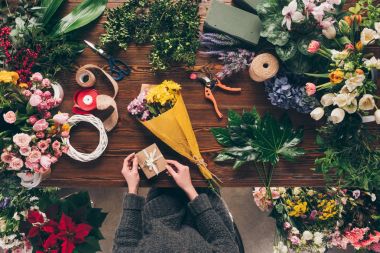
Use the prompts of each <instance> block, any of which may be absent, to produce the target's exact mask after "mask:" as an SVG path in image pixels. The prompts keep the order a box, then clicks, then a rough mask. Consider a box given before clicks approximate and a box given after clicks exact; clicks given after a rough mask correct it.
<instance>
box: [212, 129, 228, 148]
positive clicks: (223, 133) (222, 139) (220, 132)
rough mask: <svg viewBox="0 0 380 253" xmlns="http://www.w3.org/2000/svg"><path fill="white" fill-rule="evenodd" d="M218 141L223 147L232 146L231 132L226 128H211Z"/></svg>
mask: <svg viewBox="0 0 380 253" xmlns="http://www.w3.org/2000/svg"><path fill="white" fill-rule="evenodd" d="M211 132H212V134H213V135H214V138H215V139H216V141H217V142H218V143H219V144H220V145H222V146H229V145H231V144H232V141H231V138H230V135H229V132H228V130H227V129H226V128H211Z"/></svg>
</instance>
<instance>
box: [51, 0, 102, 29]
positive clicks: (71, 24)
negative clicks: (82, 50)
mask: <svg viewBox="0 0 380 253" xmlns="http://www.w3.org/2000/svg"><path fill="white" fill-rule="evenodd" d="M106 4H107V0H84V1H83V2H81V3H80V4H79V5H78V6H77V7H75V8H74V10H73V11H72V12H71V13H69V14H68V15H67V16H65V17H64V18H62V19H61V20H60V21H59V22H58V23H57V24H56V25H55V26H54V27H53V29H52V30H51V32H50V33H51V35H53V36H59V35H62V34H66V33H69V32H72V31H74V30H76V29H79V28H81V27H83V26H85V25H87V24H89V23H90V22H92V21H94V20H95V19H97V18H98V17H99V16H100V15H102V13H103V11H104V10H105V8H106Z"/></svg>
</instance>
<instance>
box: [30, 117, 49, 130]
mask: <svg viewBox="0 0 380 253" xmlns="http://www.w3.org/2000/svg"><path fill="white" fill-rule="evenodd" d="M48 127H49V123H48V122H47V121H46V120H45V119H40V120H38V121H37V122H36V123H34V125H33V130H34V131H35V132H41V131H44V130H46V128H48Z"/></svg>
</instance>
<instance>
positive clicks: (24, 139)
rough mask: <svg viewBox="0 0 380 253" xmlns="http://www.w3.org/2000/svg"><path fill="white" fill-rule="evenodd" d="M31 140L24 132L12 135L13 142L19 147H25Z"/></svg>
mask: <svg viewBox="0 0 380 253" xmlns="http://www.w3.org/2000/svg"><path fill="white" fill-rule="evenodd" d="M31 141H32V137H30V136H29V135H27V134H24V133H21V134H16V135H14V136H13V142H14V143H15V144H16V145H17V146H19V147H27V146H29V143H30V142H31Z"/></svg>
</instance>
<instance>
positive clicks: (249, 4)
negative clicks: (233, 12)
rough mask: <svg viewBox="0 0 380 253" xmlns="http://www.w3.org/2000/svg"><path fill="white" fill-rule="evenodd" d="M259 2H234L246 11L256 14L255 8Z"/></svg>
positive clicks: (241, 0) (253, 0) (240, 0)
mask: <svg viewBox="0 0 380 253" xmlns="http://www.w3.org/2000/svg"><path fill="white" fill-rule="evenodd" d="M261 1H262V0H261ZM259 2H260V0H235V3H236V5H238V6H239V7H241V8H242V9H244V10H246V11H249V12H253V13H256V6H257V5H258V4H259Z"/></svg>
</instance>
